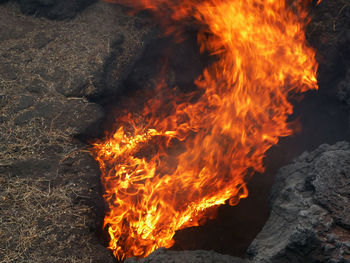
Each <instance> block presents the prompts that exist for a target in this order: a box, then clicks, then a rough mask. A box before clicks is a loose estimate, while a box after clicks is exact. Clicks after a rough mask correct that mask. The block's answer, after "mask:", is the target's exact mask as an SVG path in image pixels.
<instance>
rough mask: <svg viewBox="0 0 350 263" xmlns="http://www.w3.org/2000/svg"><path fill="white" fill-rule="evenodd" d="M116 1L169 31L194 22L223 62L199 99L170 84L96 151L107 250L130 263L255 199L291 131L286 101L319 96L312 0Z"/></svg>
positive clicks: (206, 79) (201, 40)
mask: <svg viewBox="0 0 350 263" xmlns="http://www.w3.org/2000/svg"><path fill="white" fill-rule="evenodd" d="M113 2H119V3H120V2H121V3H123V4H125V5H129V6H131V7H133V8H135V9H138V10H139V9H148V10H150V11H151V12H152V13H153V14H154V16H155V17H158V19H160V20H161V21H162V24H163V25H164V26H165V27H166V29H167V30H166V31H167V33H168V34H171V33H172V34H174V35H177V33H179V32H181V22H183V21H188V20H189V19H193V20H194V21H195V23H198V25H200V28H201V30H200V32H199V33H198V44H199V46H200V48H201V51H207V52H209V53H210V54H212V55H215V56H216V57H218V59H217V60H216V62H214V63H213V64H212V65H210V66H209V67H208V68H206V69H205V70H204V71H203V73H202V74H201V76H200V77H199V78H198V79H197V80H196V81H195V84H196V86H197V87H198V90H199V91H200V92H201V96H198V92H197V93H196V92H193V93H190V94H182V93H181V92H179V91H178V90H177V89H176V88H174V89H170V88H169V87H167V85H166V83H165V81H162V82H160V83H159V85H158V88H157V89H156V90H155V92H154V94H155V95H154V96H153V97H152V98H150V99H149V100H148V101H147V102H146V103H145V104H144V107H143V109H142V110H141V111H140V112H136V113H135V112H127V113H125V114H124V115H122V116H121V117H119V118H118V119H117V120H116V122H117V123H118V128H117V129H116V130H115V131H114V132H113V133H111V134H109V135H108V136H106V138H105V139H104V140H101V141H97V142H95V143H94V145H93V147H94V149H93V152H94V156H95V158H96V160H97V161H98V162H99V164H100V168H101V171H102V177H101V178H102V183H103V185H104V188H105V194H104V198H105V201H106V203H107V204H108V212H107V214H106V216H105V221H104V225H105V227H108V232H109V235H110V238H111V240H110V244H109V248H110V249H111V250H113V253H114V255H115V256H116V257H117V258H118V259H125V258H126V257H131V256H138V257H145V256H147V255H148V254H150V253H151V252H152V251H153V250H155V249H157V248H159V247H166V248H169V247H171V246H172V245H173V243H174V241H173V239H172V238H173V236H174V234H175V231H176V230H179V229H183V228H186V227H190V226H196V225H198V223H199V220H200V219H201V218H203V217H204V216H205V211H206V209H207V208H209V207H214V206H218V205H221V204H224V203H225V202H226V201H227V200H228V202H229V203H230V204H231V205H236V204H237V203H238V202H239V200H240V199H241V198H245V197H247V195H248V191H247V188H246V182H247V179H248V177H249V176H250V175H252V173H253V172H255V171H257V172H263V171H264V165H263V158H264V154H265V152H266V151H267V150H268V149H269V148H270V147H271V146H273V145H275V144H277V142H278V139H279V137H281V136H288V135H290V134H292V132H293V130H292V128H291V127H290V124H289V123H288V122H287V118H288V116H289V115H290V114H292V112H293V107H292V105H291V103H290V102H288V96H289V95H290V94H294V93H300V92H305V91H307V90H310V89H317V80H316V71H317V63H316V61H315V52H314V51H313V50H312V49H311V48H310V47H308V46H307V44H306V40H305V35H304V28H305V25H306V23H307V22H308V14H307V11H306V10H307V7H308V6H309V4H310V2H311V0H310V1H304V0H299V1H289V3H286V2H285V1H284V0H202V1H200V0H181V1H168V0H132V1H131V0H129V1H128V0H121V1H113ZM165 12H166V14H169V16H165V15H164V14H165ZM161 17H167V19H164V18H161ZM198 97H199V98H198ZM169 101H170V102H171V103H169Z"/></svg>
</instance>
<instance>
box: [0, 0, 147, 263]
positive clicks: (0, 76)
mask: <svg viewBox="0 0 350 263" xmlns="http://www.w3.org/2000/svg"><path fill="white" fill-rule="evenodd" d="M0 13H1V16H0V31H1V34H0V43H1V45H0V122H1V125H0V184H1V187H0V210H1V213H0V225H1V227H0V240H1V242H0V262H6V263H10V262H106V263H107V262H113V261H114V258H113V257H112V256H111V254H110V252H109V251H108V250H107V249H106V244H104V243H103V240H102V239H100V238H99V237H98V235H99V234H98V233H100V232H101V231H102V230H101V229H102V225H101V224H102V218H103V201H102V197H101V189H100V182H99V168H98V167H97V164H96V163H95V161H94V159H93V158H92V157H91V156H90V154H89V151H88V149H87V147H88V146H87V145H86V144H84V143H82V142H81V141H79V140H77V139H75V137H74V136H75V135H77V134H79V133H81V132H83V131H84V130H85V129H87V127H88V126H89V125H91V124H92V123H95V122H96V121H98V120H99V119H100V118H101V117H102V116H103V111H102V109H101V107H100V106H99V105H98V104H95V103H92V102H89V100H88V99H87V98H88V97H93V96H94V94H97V93H99V92H102V91H103V89H104V88H105V86H103V85H100V83H101V81H100V79H101V76H102V75H103V72H104V66H105V63H106V60H107V58H108V57H110V56H111V54H116V50H118V51H119V53H118V57H115V61H116V63H115V64H114V77H115V78H116V79H118V77H119V72H120V71H121V70H120V69H121V68H122V67H123V65H125V64H128V63H129V62H130V60H131V58H132V56H133V55H134V54H136V53H137V50H139V49H140V48H141V47H142V38H143V36H144V35H145V34H146V33H147V32H148V29H147V28H144V27H143V28H141V27H140V25H139V23H138V19H137V18H133V17H130V16H128V15H127V14H125V13H124V11H123V10H122V9H121V8H120V7H118V6H116V5H112V4H108V3H104V2H98V3H96V4H93V5H91V6H89V7H87V8H86V9H85V10H84V11H83V12H81V13H80V14H78V15H77V16H76V17H75V18H74V19H72V20H63V21H52V20H48V19H46V18H38V17H34V16H27V15H23V14H22V12H21V10H20V8H19V6H18V5H17V4H16V3H14V2H8V3H5V4H2V5H0ZM100 234H101V235H102V233H100Z"/></svg>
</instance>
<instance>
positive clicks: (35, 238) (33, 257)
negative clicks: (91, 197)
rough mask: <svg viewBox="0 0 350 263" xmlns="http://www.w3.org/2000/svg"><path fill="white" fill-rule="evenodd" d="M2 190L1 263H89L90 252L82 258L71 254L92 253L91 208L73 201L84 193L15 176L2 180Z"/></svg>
mask: <svg viewBox="0 0 350 263" xmlns="http://www.w3.org/2000/svg"><path fill="white" fill-rule="evenodd" d="M0 189H1V190H0V208H1V213H2V214H1V217H0V224H1V232H0V240H1V241H2V242H1V243H0V259H2V260H0V262H1V263H5V262H6V263H10V262H89V258H88V255H89V254H91V253H88V251H80V253H79V254H80V255H81V256H80V257H79V258H78V257H76V255H78V254H77V253H76V254H73V255H72V253H69V251H71V249H73V248H74V247H79V248H80V249H81V248H84V249H85V250H89V249H91V246H90V245H89V241H90V239H91V238H92V236H91V235H92V234H91V235H87V234H86V233H89V227H91V224H92V223H93V222H92V221H91V218H93V217H91V212H92V210H91V207H88V206H86V205H83V204H80V203H77V204H74V203H73V201H72V200H73V199H72V198H74V196H77V194H76V191H79V190H82V189H77V187H76V186H74V187H72V186H71V185H69V184H68V185H63V186H57V187H52V186H50V181H45V180H31V179H29V178H28V179H24V178H18V177H12V176H11V175H8V176H6V177H2V178H1V188H0ZM73 189H74V190H73ZM71 229H74V230H75V231H71ZM65 230H66V231H65ZM77 244H79V245H78V246H77ZM72 256H73V257H72ZM74 256H75V257H74Z"/></svg>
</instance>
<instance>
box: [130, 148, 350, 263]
mask: <svg viewBox="0 0 350 263" xmlns="http://www.w3.org/2000/svg"><path fill="white" fill-rule="evenodd" d="M349 186H350V145H349V143H348V142H339V143H337V144H335V145H332V146H329V145H326V144H324V145H321V146H320V147H319V148H318V149H316V150H315V151H313V152H311V153H307V152H305V153H304V154H302V155H301V156H300V157H298V158H296V159H295V160H294V162H293V163H292V164H290V165H287V166H285V167H283V168H281V169H280V170H279V172H278V174H277V176H276V181H275V183H274V185H273V189H272V195H271V206H272V208H271V215H270V217H269V219H268V221H267V222H266V224H265V226H264V228H263V229H262V231H261V232H260V233H259V234H258V236H257V237H256V239H255V240H254V241H253V243H252V244H251V246H250V248H249V250H248V252H249V254H250V256H251V258H250V260H248V259H238V258H234V257H231V256H227V255H222V254H218V253H216V252H211V251H181V252H176V251H166V250H164V249H160V250H157V251H155V252H154V253H152V254H151V255H149V256H148V257H147V258H146V259H141V260H139V261H137V260H136V259H134V258H132V259H128V260H127V261H126V262H130V263H133V262H140V263H146V262H147V263H158V262H159V263H160V262H175V263H176V262H191V263H192V262H198V263H199V262H208V263H209V262H210V263H214V262H225V263H226V262H231V263H236V262H237V263H243V262H246V263H248V262H250V263H306V262H307V263H313V262H314V263H316V262H322V263H348V262H350V187H349Z"/></svg>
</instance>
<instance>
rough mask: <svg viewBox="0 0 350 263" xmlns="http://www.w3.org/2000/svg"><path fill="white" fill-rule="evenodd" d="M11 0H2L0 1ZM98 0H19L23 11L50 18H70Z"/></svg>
mask: <svg viewBox="0 0 350 263" xmlns="http://www.w3.org/2000/svg"><path fill="white" fill-rule="evenodd" d="M7 1H9V0H0V3H4V2H7ZM97 1H98V0H17V2H18V4H19V6H20V8H21V11H22V12H23V13H24V14H27V15H34V16H44V17H47V18H49V19H68V18H73V17H75V16H76V15H77V14H78V13H79V12H80V11H82V10H84V9H85V8H86V7H87V6H89V5H91V4H93V3H94V2H97Z"/></svg>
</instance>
